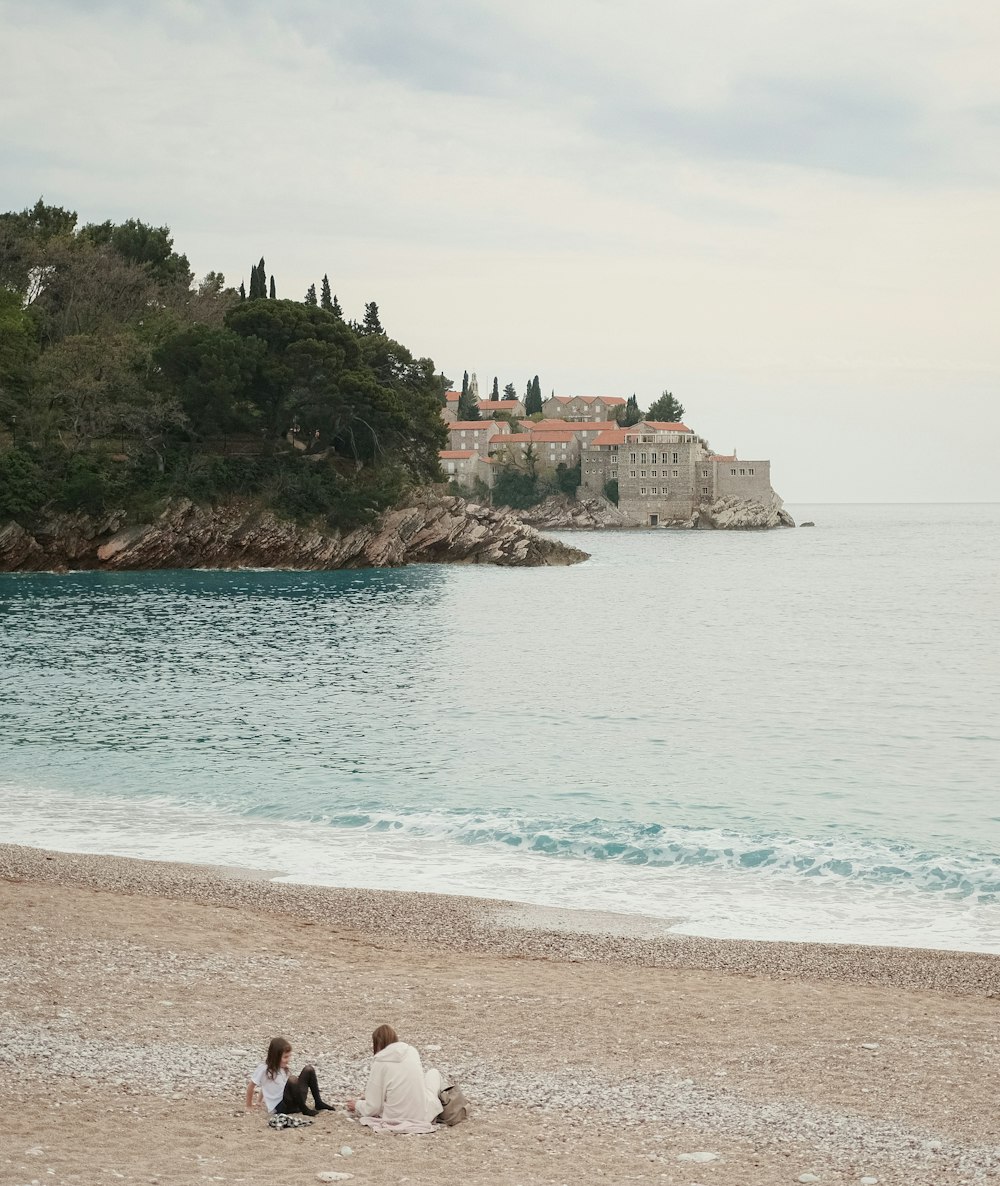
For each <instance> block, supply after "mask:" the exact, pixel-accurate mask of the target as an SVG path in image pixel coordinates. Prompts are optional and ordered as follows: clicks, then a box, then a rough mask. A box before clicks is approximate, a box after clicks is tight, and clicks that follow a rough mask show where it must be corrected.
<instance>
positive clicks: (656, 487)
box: [649, 486, 660, 494]
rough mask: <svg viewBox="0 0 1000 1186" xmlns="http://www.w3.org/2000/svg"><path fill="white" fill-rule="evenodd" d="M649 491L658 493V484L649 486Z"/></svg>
mask: <svg viewBox="0 0 1000 1186" xmlns="http://www.w3.org/2000/svg"><path fill="white" fill-rule="evenodd" d="M649 493H650V494H659V493H660V488H659V486H650V488H649Z"/></svg>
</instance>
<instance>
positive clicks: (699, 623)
mask: <svg viewBox="0 0 1000 1186" xmlns="http://www.w3.org/2000/svg"><path fill="white" fill-rule="evenodd" d="M791 509H792V511H793V513H794V514H796V516H797V518H799V519H802V518H811V519H814V520H816V522H817V524H818V525H817V527H816V528H815V529H812V530H810V529H800V530H796V531H779V532H771V533H749V534H736V533H734V534H726V533H718V534H709V533H668V532H655V533H605V534H594V535H587V536H582V537H581V536H574V537H573V539H572V542H574V543H582V544H583V546H584V547H586V548H587V549H588V550H590V551H591V552H592V554H593V559H592V560H591V561H590V562H589V563H587V564H585V565H580V566H577V567H574V568H569V569H541V570H538V569H535V570H532V569H518V570H502V569H490V568H460V567H443V566H421V567H415V568H411V569H405V570H397V571H391V570H371V571H358V572H341V573H326V574H314V573H308V574H303V573H274V572H236V573H211V572H168V573H141V574H118V575H109V574H94V573H81V574H70V575H61V576H57V575H13V576H0V791H2V800H0V835H2V837H3V838H4V839H8V840H11V841H16V842H21V843H32V844H41V845H47V846H50V847H55V848H65V849H73V850H82V851H105V852H120V853H125V854H132V855H139V856H150V857H160V858H172V859H182V860H195V861H205V862H213V863H216V862H219V863H228V864H244V865H249V866H253V867H259V868H266V869H270V870H275V871H277V872H280V873H281V874H282V875H285V876H288V877H290V878H291V879H293V880H302V881H312V882H325V883H329V884H341V885H381V886H388V887H393V888H406V889H431V890H442V891H444V892H453V893H474V894H479V895H483V896H500V897H509V898H515V899H518V900H524V901H531V902H542V903H551V904H559V905H568V906H579V907H592V908H596V909H601V910H609V909H610V910H620V911H626V912H634V913H641V914H646V915H651V916H654V917H656V918H660V919H663V920H665V923H664V925H669V926H670V927H671V928H673V929H675V930H678V931H689V932H694V933H701V934H711V935H734V936H752V937H784V938H796V939H807V938H816V939H827V940H831V941H860V942H884V943H904V944H915V945H924V946H938V947H962V948H968V949H976V950H992V951H1000V796H998V777H997V775H998V769H1000V763H998V755H1000V712H998V709H1000V655H998V644H997V638H998V633H1000V632H998V627H1000V596H998V590H1000V581H998V576H1000V548H998V543H1000V507H998V506H992V505H989V506H983V505H980V506H962V507H956V506H939V507H936V506H905V507H904V506H878V507H860V506H836V507H835V506H825V507H793V508H791ZM567 538H568V537H567Z"/></svg>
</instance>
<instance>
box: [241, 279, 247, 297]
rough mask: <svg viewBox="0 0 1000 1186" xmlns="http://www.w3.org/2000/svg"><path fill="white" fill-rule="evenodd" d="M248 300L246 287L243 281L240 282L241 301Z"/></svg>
mask: <svg viewBox="0 0 1000 1186" xmlns="http://www.w3.org/2000/svg"><path fill="white" fill-rule="evenodd" d="M246 299H247V290H246V285H245V284H244V283H243V281H242V280H241V281H240V300H241V301H245V300H246Z"/></svg>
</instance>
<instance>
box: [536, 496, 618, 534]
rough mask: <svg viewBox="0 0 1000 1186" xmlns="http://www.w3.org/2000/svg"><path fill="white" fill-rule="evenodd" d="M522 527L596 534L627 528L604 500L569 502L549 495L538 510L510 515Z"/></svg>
mask: <svg viewBox="0 0 1000 1186" xmlns="http://www.w3.org/2000/svg"><path fill="white" fill-rule="evenodd" d="M513 513H514V514H515V515H517V517H518V518H519V519H520V520H521V522H522V523H528V524H530V525H531V526H532V527H534V528H537V530H539V531H567V530H569V531H573V530H579V531H597V530H600V529H602V528H605V527H627V526H628V523H627V522H626V520H625V516H624V515H623V514H622V513H621V511H619V509H618V508H617V507H616V506H615V504H614V503H613V502H609V501H608V500H607V499H606V498H580V499H577V500H575V501H574V500H573V499H571V498H567V497H566V495H565V494H553V495H552V496H551V497H549V498H547V499H545V501H544V502H540V503H539V504H538V506H534V507H528V508H527V510H523V511H514V512H513Z"/></svg>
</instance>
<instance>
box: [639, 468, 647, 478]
mask: <svg viewBox="0 0 1000 1186" xmlns="http://www.w3.org/2000/svg"><path fill="white" fill-rule="evenodd" d="M645 476H646V471H645V470H644V469H641V470H639V477H640V478H644V477H645Z"/></svg>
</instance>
